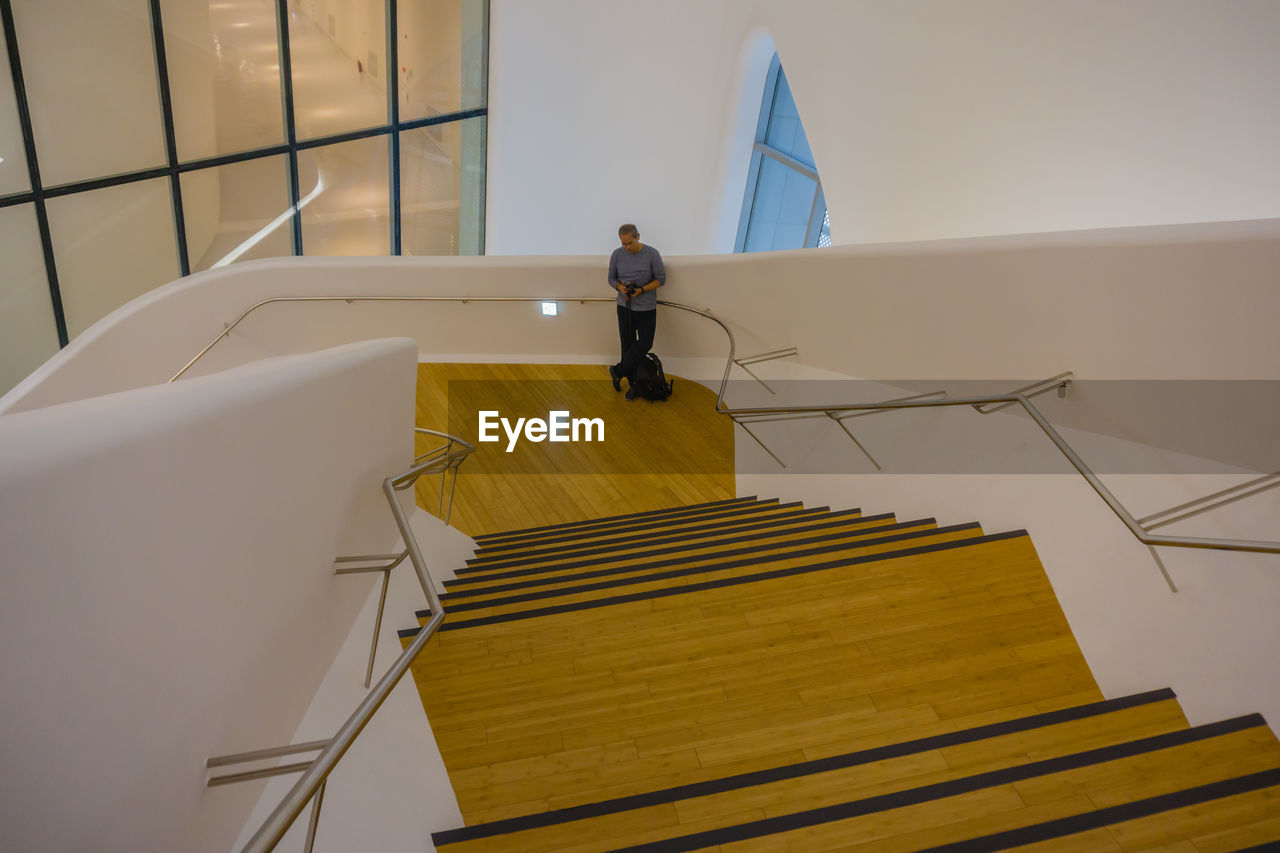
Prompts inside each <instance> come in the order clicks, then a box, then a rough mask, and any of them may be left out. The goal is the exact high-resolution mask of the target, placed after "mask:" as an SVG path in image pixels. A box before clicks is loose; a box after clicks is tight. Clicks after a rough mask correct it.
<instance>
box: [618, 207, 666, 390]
mask: <svg viewBox="0 0 1280 853" xmlns="http://www.w3.org/2000/svg"><path fill="white" fill-rule="evenodd" d="M618 239H619V240H621V241H622V245H621V246H620V247H619V248H617V249H614V250H613V254H612V255H611V256H610V257H609V286H610V287H612V288H613V289H614V290H616V291H618V338H619V339H620V340H621V342H622V360H621V361H619V362H618V363H617V364H612V365H610V366H609V378H610V379H611V380H612V381H613V390H615V391H621V390H622V377H624V376H625V377H627V384H628V387H627V399H628V400H634V399H635V398H636V397H637V396H638V395H639V391H638V390H637V389H636V388H635V387H634V386H632V385H631V381H632V376H633V375H634V372H635V369H636V365H637V364H639V363H640V359H642V358H644V356H645V354H646V353H647V352H649V350H650V349H651V348H652V347H653V333H654V331H655V330H656V329H657V321H658V295H657V293H655V292H654V291H656V290H657V289H658V288H659V287H662V285H664V284H666V282H667V270H666V268H665V267H663V265H662V255H660V254H658V250H657V249H655V248H653V247H652V246H646V245H645V244H644V243H641V242H640V232H639V231H637V230H636V227H635V226H634V225H631V224H627V225H623V226H622V227H621V228H619V229H618Z"/></svg>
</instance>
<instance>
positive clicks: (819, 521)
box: [441, 509, 936, 598]
mask: <svg viewBox="0 0 1280 853" xmlns="http://www.w3.org/2000/svg"><path fill="white" fill-rule="evenodd" d="M861 512H862V510H857V509H848V510H842V511H841V512H833V513H831V514H830V515H826V516H821V517H815V518H805V517H801V518H798V519H792V522H791V523H793V524H794V526H791V527H779V528H776V529H774V530H770V531H768V532H767V534H765V535H768V536H790V535H792V534H794V533H807V532H810V531H819V530H827V529H829V528H832V527H842V526H844V525H847V524H849V523H851V522H860V521H885V520H887V519H891V518H893V513H891V512H886V513H883V514H881V515H860V514H859V513H861ZM929 522H936V519H933V518H925V519H919V520H917V521H914V522H901V523H895V524H890V525H886V526H884V527H879V528H877V527H860V528H857V530H883V529H887V527H899V526H901V525H902V524H921V523H929ZM831 535H833V536H839V535H842V534H839V533H836V534H831ZM760 536H761V533H760V531H759V530H757V529H755V528H752V532H750V533H745V534H742V535H740V536H737V535H735V536H726V537H724V538H721V539H702V538H700V537H699V539H698V541H697V542H696V543H688V542H683V541H682V540H677V541H681V544H678V545H674V546H664V547H660V548H652V549H650V550H648V551H631V552H629V553H626V554H620V555H618V556H617V557H615V558H612V559H603V560H602V559H601V558H600V557H599V556H591V557H588V558H586V559H581V560H570V561H568V562H564V563H545V564H543V565H540V566H534V567H533V568H525V569H514V570H512V571H504V572H497V573H495V574H492V575H487V574H479V573H471V574H468V575H466V576H465V577H460V578H450V579H449V580H447V581H445V582H444V585H445V588H446V589H448V588H449V587H452V586H459V585H464V584H484V583H490V582H492V581H505V580H510V579H512V578H527V577H530V576H533V575H541V574H546V573H548V572H561V571H567V570H569V569H582V568H587V567H589V566H598V565H600V564H601V563H606V564H607V563H615V562H617V561H618V560H645V559H648V558H650V557H668V556H670V555H672V554H685V553H687V552H688V551H689V550H690V548H691V547H692V548H695V549H696V548H718V547H720V546H722V545H737V544H740V543H742V542H756V541H758V540H759V539H760ZM761 547H766V548H767V547H775V548H776V547H777V545H776V544H775V545H773V546H768V545H764V546H761ZM472 592H474V590H471V589H460V590H456V591H450V592H446V593H444V595H443V596H441V597H442V598H443V597H445V596H450V595H454V596H456V595H469V594H471V593H472Z"/></svg>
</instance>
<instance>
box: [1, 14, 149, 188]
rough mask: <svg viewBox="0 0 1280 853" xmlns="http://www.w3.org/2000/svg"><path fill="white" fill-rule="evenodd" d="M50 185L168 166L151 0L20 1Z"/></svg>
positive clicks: (19, 20) (19, 23)
mask: <svg viewBox="0 0 1280 853" xmlns="http://www.w3.org/2000/svg"><path fill="white" fill-rule="evenodd" d="M13 14H14V20H15V24H16V31H17V36H18V43H19V47H20V48H21V52H22V72H23V77H24V79H25V81H26V88H27V103H28V104H29V105H30V107H31V123H32V126H33V129H34V133H35V138H36V153H37V155H38V156H39V158H40V176H41V180H42V181H43V182H44V184H45V185H46V186H55V185H57V184H64V183H71V182H73V181H79V180H86V179H91V178H100V177H103V176H105V175H114V174H119V173H122V172H132V171H137V170H140V169H146V168H152V167H155V166H163V165H165V163H166V156H165V151H164V130H163V126H162V124H161V121H160V96H159V89H158V87H157V85H156V61H155V49H154V47H153V44H152V39H151V13H150V11H149V10H148V8H147V0H96V2H92V3H86V2H83V0H14V3H13Z"/></svg>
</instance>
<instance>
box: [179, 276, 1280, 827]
mask: <svg viewBox="0 0 1280 853" xmlns="http://www.w3.org/2000/svg"><path fill="white" fill-rule="evenodd" d="M548 301H555V302H578V303H582V304H585V303H588V302H615V298H614V297H590V296H588V297H567V298H551V299H548V298H546V297H531V296H530V297H524V296H466V297H463V296H294V297H272V298H270V299H264V300H262V301H260V302H258V303H256V304H255V305H253V306H251V307H250V308H248V309H247V310H246V311H245V312H244V313H242V314H241V315H240V316H239V317H237V318H236V319H235V321H233V322H232V323H230V324H229V325H228V326H227V327H226V328H225V329H224V330H223V331H222V332H221V333H220V334H219V335H217V336H216V337H215V338H214V339H213V340H211V341H210V342H209V343H208V344H206V345H205V347H204V348H203V349H202V350H200V352H198V353H197V354H196V355H195V356H194V357H193V358H192V359H191V360H190V361H188V362H187V363H186V364H185V365H184V366H183V367H182V369H181V370H179V371H178V372H177V373H176V374H174V375H173V377H172V378H171V379H169V381H170V382H173V381H176V380H177V379H179V378H181V377H182V376H183V375H184V374H185V373H186V372H187V371H188V370H190V369H191V367H192V366H193V365H195V364H196V362H198V361H199V360H200V359H201V358H202V357H204V355H205V354H206V353H208V352H209V351H210V350H211V349H213V347H214V346H215V345H216V344H217V343H218V341H220V340H222V339H223V338H225V337H227V336H228V335H229V334H230V333H231V332H232V331H233V330H234V329H235V328H236V326H238V325H239V324H240V323H241V322H242V321H243V320H244V319H245V318H246V317H248V316H249V315H250V314H252V313H253V312H255V311H256V310H258V309H259V308H262V307H264V306H266V305H271V304H275V303H285V302H346V303H348V304H351V303H355V302H454V303H462V304H466V303H469V302H480V303H486V302H488V303H493V302H548ZM658 304H659V305H662V306H664V307H667V308H674V309H677V310H681V311H686V312H689V313H693V314H697V315H699V316H701V317H704V318H706V319H708V320H711V321H712V322H714V323H715V324H716V325H718V326H720V328H721V329H722V330H723V331H724V333H725V336H726V337H727V338H728V341H729V353H728V357H727V358H726V359H725V368H724V374H723V376H722V377H721V380H720V387H719V389H718V391H717V393H716V403H715V410H716V412H717V413H719V414H722V415H726V416H728V417H729V418H731V419H732V420H733V421H734V423H735V424H737V425H739V426H742V427H743V429H744V430H745V429H746V427H745V425H743V424H742V423H741V422H740V421H739V418H743V419H747V420H748V421H749V419H750V418H752V417H754V416H761V415H781V416H788V415H791V416H794V415H801V416H804V415H817V416H825V417H828V418H830V419H832V420H834V421H836V422H837V423H838V424H841V426H843V423H842V420H843V418H846V417H853V416H855V413H863V414H871V413H875V412H885V411H893V410H899V409H926V408H943V407H952V406H972V407H975V408H977V409H978V410H979V411H984V413H986V412H989V411H995V410H996V409H985V410H984V408H983V407H989V406H993V405H995V406H997V408H1004V407H1007V406H1014V405H1017V406H1021V407H1022V409H1023V410H1024V411H1025V412H1026V413H1027V415H1028V416H1029V417H1030V418H1031V419H1032V420H1033V421H1034V422H1035V423H1036V425H1037V426H1038V427H1039V428H1040V430H1041V431H1042V432H1044V434H1045V435H1046V436H1047V437H1048V438H1049V440H1050V441H1051V442H1052V443H1053V445H1054V446H1055V447H1057V448H1058V450H1059V452H1061V453H1062V455H1063V456H1064V457H1066V459H1067V461H1068V462H1070V463H1071V465H1072V466H1073V467H1074V468H1075V469H1076V471H1077V472H1078V473H1079V474H1080V475H1081V476H1082V477H1084V479H1085V481H1086V482H1087V483H1088V484H1089V485H1090V487H1092V488H1093V490H1094V491H1095V492H1096V493H1097V494H1098V496H1099V497H1100V498H1102V500H1103V502H1104V503H1106V504H1107V506H1108V507H1109V508H1110V509H1111V511H1112V512H1113V513H1114V514H1115V515H1116V517H1117V518H1119V519H1120V521H1121V522H1122V523H1123V524H1124V525H1125V527H1127V528H1128V529H1129V531H1130V532H1131V533H1132V534H1133V535H1134V537H1135V538H1137V539H1138V541H1140V542H1142V543H1143V544H1145V545H1147V546H1149V547H1152V548H1153V550H1152V553H1153V554H1154V553H1155V552H1154V547H1153V546H1156V545H1160V546H1169V547H1181V548H1204V549H1214V550H1224V551H1249V552H1257V553H1271V554H1274V553H1280V542H1272V541H1253V540H1241V539H1216V538H1204V537H1189V536H1153V535H1151V534H1150V533H1149V532H1148V531H1147V530H1146V529H1145V528H1144V527H1143V526H1142V524H1140V523H1139V522H1138V521H1137V520H1136V519H1135V518H1134V517H1133V515H1132V514H1131V513H1130V512H1129V511H1128V510H1127V509H1126V508H1125V507H1124V505H1123V504H1121V503H1120V501H1119V499H1117V498H1116V496H1115V495H1114V494H1112V493H1111V491H1110V490H1109V489H1108V488H1107V487H1106V486H1105V485H1103V483H1102V481H1101V480H1099V478H1098V476H1097V474H1095V473H1094V472H1093V470H1092V469H1091V468H1089V466H1088V465H1087V464H1085V462H1084V460H1083V459H1081V458H1080V456H1079V454H1077V453H1076V452H1075V450H1074V449H1073V448H1072V447H1071V446H1070V444H1068V443H1067V441H1066V440H1065V439H1064V438H1063V437H1062V436H1061V435H1060V434H1059V433H1058V431H1057V430H1055V429H1054V428H1053V426H1052V425H1051V424H1050V423H1049V421H1048V420H1047V419H1046V418H1045V417H1044V415H1043V414H1041V412H1040V410H1039V409H1037V408H1036V407H1035V405H1034V404H1033V403H1032V402H1031V400H1030V396H1035V395H1036V394H1038V393H1044V392H1045V391H1048V390H1050V389H1052V388H1053V387H1055V386H1054V385H1048V386H1047V387H1042V388H1040V390H1038V391H1034V392H1032V393H1031V394H1030V395H1027V394H1024V393H1021V392H1022V391H1030V390H1031V389H1033V388H1037V387H1040V386H1042V385H1043V383H1036V384H1035V385H1033V386H1028V387H1027V388H1025V389H1019V391H1017V392H1013V393H1009V394H993V395H986V396H970V397H956V398H946V399H936V400H935V399H921V397H925V398H927V397H930V396H934V395H936V393H937V392H931V393H930V394H925V395H918V396H917V397H916V398H914V399H913V398H897V399H894V400H886V401H881V402H878V403H841V404H834V405H831V404H823V405H808V406H772V407H739V408H732V407H729V406H726V405H725V403H724V395H725V391H726V390H727V388H728V383H729V374H730V371H731V370H732V368H733V366H734V364H735V363H737V362H736V361H735V358H734V356H735V351H736V342H735V340H734V336H733V332H732V330H730V328H729V326H728V325H727V324H726V323H725V322H724V321H723V320H721V319H720V318H719V317H717V316H715V315H714V314H712V313H711V312H710V311H706V310H702V309H699V308H694V307H692V306H689V305H683V304H680V303H676V302H669V301H666V300H658ZM788 354H790V353H788ZM766 355H773V354H766ZM747 361H748V362H750V361H751V359H750V358H748V359H747ZM1063 375H1064V376H1065V375H1066V374H1063ZM1057 378H1058V377H1055V379H1057ZM1049 381H1052V380H1046V382H1049ZM782 419H787V418H785V417H784V418H782ZM419 431H420V432H427V433H431V434H434V435H437V436H441V437H444V438H447V439H450V440H451V441H456V442H457V443H459V444H461V445H463V446H464V447H465V448H466V450H465V452H461V453H459V454H458V455H457V456H455V455H454V451H453V449H452V444H450V445H449V446H447V447H446V448H444V452H443V454H442V455H441V454H440V453H439V451H440V448H437V450H435V451H429V452H428V453H427V454H424V455H423V456H421V457H417V458H415V460H414V461H415V464H414V466H413V467H411V468H410V469H409V470H408V471H406V472H404V473H403V474H400V475H399V476H397V477H388V478H387V479H386V480H384V481H383V491H384V493H385V494H386V496H387V499H388V502H389V503H390V505H391V511H392V514H393V515H394V516H395V520H396V525H397V527H398V528H399V529H400V533H401V536H402V537H403V539H404V542H405V546H406V549H407V550H408V552H409V557H410V560H411V562H412V563H413V567H414V571H415V572H416V573H417V575H418V580H419V583H420V584H421V585H422V589H423V592H424V594H425V595H426V597H427V601H428V603H429V605H430V607H429V613H430V614H431V618H430V619H429V620H428V622H427V624H426V625H425V626H423V628H422V629H421V630H420V631H419V633H418V635H417V637H415V638H414V641H413V643H411V644H410V645H409V647H408V648H406V649H405V651H404V652H403V653H402V654H401V655H400V657H398V658H397V659H396V661H395V663H393V664H392V665H391V668H390V669H388V670H387V672H386V674H384V675H383V676H382V678H381V679H379V681H378V683H377V684H376V685H375V686H374V687H373V689H372V690H370V692H369V694H368V695H367V696H366V697H365V699H364V701H362V702H361V703H360V705H359V706H358V707H357V708H356V710H355V711H354V712H353V713H352V714H351V716H350V717H349V718H348V719H347V721H346V722H345V723H344V724H343V726H342V728H341V729H339V730H338V733H337V734H335V735H334V737H333V738H332V739H331V741H330V743H329V745H328V746H326V747H325V748H324V750H323V751H322V752H321V753H320V755H318V756H317V757H316V758H315V760H314V761H312V762H311V764H310V765H309V766H308V767H307V769H306V770H305V771H304V772H303V774H302V777H301V778H300V779H298V781H297V782H296V783H295V784H294V786H293V788H291V789H290V791H289V793H288V794H287V795H286V796H285V798H284V799H283V800H281V802H280V804H279V805H277V806H276V808H275V810H274V811H272V813H271V815H270V816H269V817H268V818H267V820H266V821H265V822H264V823H263V824H262V826H261V827H259V829H258V831H257V832H256V833H254V835H253V837H252V838H251V839H250V840H249V843H248V844H247V845H246V846H245V848H244V849H245V851H254V852H255V853H256V851H266V850H271V849H273V848H274V847H275V845H276V844H277V843H279V841H280V839H281V838H283V837H284V834H285V833H286V832H287V831H288V829H289V827H290V826H291V825H292V824H293V822H294V820H296V819H297V817H298V815H299V814H301V812H302V810H303V809H304V808H306V805H307V803H308V802H309V801H310V800H311V799H312V798H313V797H315V796H317V794H318V792H320V791H321V790H323V788H324V785H325V783H326V781H327V779H328V776H329V774H330V773H331V772H332V771H333V768H334V767H335V766H336V765H337V763H338V761H340V760H341V759H342V756H343V755H345V754H346V751H347V749H349V748H350V746H351V744H352V742H354V740H355V738H356V737H357V736H358V735H359V734H360V732H361V731H362V730H363V729H364V727H365V726H366V725H368V723H369V720H370V719H371V717H372V716H373V714H374V713H375V712H376V711H377V710H378V708H379V707H381V705H382V703H383V702H384V701H385V700H386V698H387V696H388V695H389V694H390V693H391V690H392V689H393V688H394V687H395V686H396V684H397V683H398V682H399V680H400V679H401V678H402V677H403V676H404V674H405V673H406V672H407V671H408V669H409V666H410V665H411V664H412V662H413V660H414V659H415V658H416V657H417V656H418V654H419V653H420V652H421V651H422V649H423V648H424V647H425V646H426V644H427V641H428V640H429V639H430V638H431V636H432V635H433V634H434V633H435V631H436V629H437V628H438V627H439V626H440V623H441V622H443V621H444V615H445V614H444V608H443V606H442V605H441V603H440V599H439V596H438V595H437V594H436V591H435V587H434V584H433V583H432V581H431V576H430V573H429V572H428V570H427V567H426V563H425V561H424V559H423V557H422V553H421V550H420V549H419V547H418V543H417V540H416V539H415V538H414V536H413V533H412V531H411V530H410V529H409V524H408V520H407V518H406V517H405V515H404V510H403V509H402V508H401V506H400V504H399V501H398V500H397V499H396V496H395V493H396V492H397V491H400V490H402V489H405V488H408V487H409V486H410V485H412V483H413V482H414V481H416V480H417V478H418V476H420V475H421V474H424V473H432V472H443V471H446V470H447V469H448V467H449V466H450V465H451V464H453V463H454V460H455V459H461V458H465V456H466V455H467V454H468V453H470V452H471V451H472V450H474V446H472V445H470V444H468V443H467V442H465V441H463V440H462V439H460V438H457V437H455V436H449V435H448V434H446V433H438V432H434V431H431V430H422V429H419ZM747 431H748V432H750V431H749V430H747ZM846 432H847V430H846ZM757 441H759V439H757ZM761 446H763V445H761ZM765 450H766V451H768V448H767V447H766V448H765ZM769 453H770V455H771V456H774V454H773V453H772V452H771V451H769ZM864 453H865V450H864ZM774 459H775V460H776V459H777V456H774ZM442 460H443V466H444V467H438V466H439V464H440V463H441V462H442ZM873 461H874V460H873ZM779 462H780V460H779ZM453 467H454V471H455V477H456V464H454V465H453ZM877 467H878V465H877ZM441 488H442V489H443V480H442V482H441ZM1161 570H1162V571H1163V570H1164V569H1163V566H1161ZM1165 575H1166V579H1168V575H1167V572H1166V573H1165ZM1170 586H1171V587H1172V583H1170ZM315 819H316V812H314V811H313V816H312V822H313V826H312V832H314V822H315Z"/></svg>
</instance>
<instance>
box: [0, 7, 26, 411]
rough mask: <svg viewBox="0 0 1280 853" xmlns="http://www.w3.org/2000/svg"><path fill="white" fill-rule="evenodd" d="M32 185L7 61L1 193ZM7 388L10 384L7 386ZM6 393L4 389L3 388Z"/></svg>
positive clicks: (0, 124) (0, 48)
mask: <svg viewBox="0 0 1280 853" xmlns="http://www.w3.org/2000/svg"><path fill="white" fill-rule="evenodd" d="M7 47H8V44H7V42H6V41H5V37H4V31H3V30H2V29H0V58H3V59H5V60H7V59H8V56H9V54H8V53H7V52H5V50H6V48H7ZM29 189H31V175H30V173H29V172H28V171H27V152H26V149H25V148H24V147H23V145H22V127H21V126H20V125H19V124H18V102H17V99H16V98H14V95H13V77H12V76H11V75H10V74H9V65H8V62H7V61H6V62H5V64H4V67H3V68H0V195H9V194H10V193H19V192H25V191H26V190H29ZM5 390H6V391H7V390H8V388H7V387H6V388H5ZM0 393H3V392H0Z"/></svg>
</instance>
